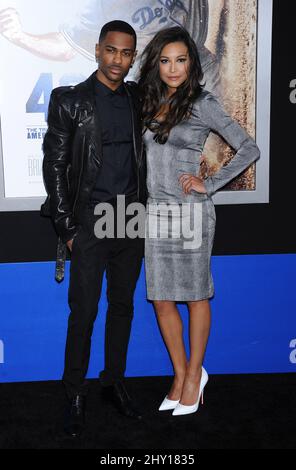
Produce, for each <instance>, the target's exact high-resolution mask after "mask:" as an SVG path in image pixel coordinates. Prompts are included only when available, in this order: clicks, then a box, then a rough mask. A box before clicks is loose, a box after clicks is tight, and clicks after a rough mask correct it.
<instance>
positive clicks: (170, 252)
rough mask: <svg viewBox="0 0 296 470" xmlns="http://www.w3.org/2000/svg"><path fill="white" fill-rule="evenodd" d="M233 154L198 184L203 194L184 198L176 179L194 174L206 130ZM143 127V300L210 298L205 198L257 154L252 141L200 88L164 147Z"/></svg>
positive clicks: (212, 218) (210, 237) (210, 230)
mask: <svg viewBox="0 0 296 470" xmlns="http://www.w3.org/2000/svg"><path fill="white" fill-rule="evenodd" d="M211 130H213V131H215V132H217V133H218V134H220V135H221V136H222V137H223V138H224V139H225V140H226V142H228V144H229V145H230V146H231V147H233V148H234V149H235V151H236V153H235V155H234V156H233V158H232V159H231V161H230V162H229V163H228V164H227V165H226V166H223V167H222V168H220V170H218V171H217V172H216V173H215V174H214V175H212V176H209V177H208V178H207V179H205V180H204V183H205V187H206V191H207V192H206V193H205V194H202V193H198V192H197V191H194V190H192V191H191V192H190V194H189V195H186V194H184V192H183V190H182V187H181V184H180V182H179V177H180V176H181V174H183V173H190V174H195V175H197V174H198V172H199V161H200V156H201V154H202V151H203V147H204V144H205V141H206V139H207V137H208V135H209V132H210V131H211ZM153 137H154V131H153V130H151V129H147V130H146V132H145V133H144V142H145V146H146V152H147V187H148V196H149V197H148V201H147V214H146V215H147V216H146V239H145V271H146V285H147V298H148V299H149V300H172V301H179V302H181V301H195V300H202V299H209V298H211V297H212V296H213V294H214V284H213V278H212V273H211V253H212V247H213V241H214V234H215V224H216V215H215V207H214V204H213V201H212V198H211V196H212V195H213V194H214V193H215V192H216V191H217V190H218V189H219V188H221V187H223V186H224V185H225V184H227V183H228V182H229V181H231V180H232V179H233V178H234V177H236V176H237V175H238V174H240V173H241V172H242V171H243V170H245V169H246V168H247V167H248V166H249V165H250V164H251V163H253V162H254V161H255V160H257V159H258V158H259V156H260V151H259V148H258V146H257V145H256V143H255V141H254V139H253V138H252V137H251V136H250V135H249V134H248V133H247V132H246V131H245V130H244V129H243V128H242V127H241V126H240V125H239V124H238V122H236V121H235V120H233V119H232V117H231V116H230V115H229V114H227V112H226V111H225V110H224V108H223V106H222V105H221V104H220V102H219V100H218V99H217V97H216V96H215V95H214V94H213V93H211V92H209V91H207V90H202V92H201V94H200V96H199V97H198V98H197V99H196V101H195V103H194V105H193V109H192V113H191V116H190V118H189V119H187V120H184V121H182V122H181V123H179V124H177V125H176V126H175V127H174V128H173V129H172V130H171V132H170V134H169V138H168V140H167V142H166V143H165V144H159V143H157V142H156V141H155V140H154V139H153Z"/></svg>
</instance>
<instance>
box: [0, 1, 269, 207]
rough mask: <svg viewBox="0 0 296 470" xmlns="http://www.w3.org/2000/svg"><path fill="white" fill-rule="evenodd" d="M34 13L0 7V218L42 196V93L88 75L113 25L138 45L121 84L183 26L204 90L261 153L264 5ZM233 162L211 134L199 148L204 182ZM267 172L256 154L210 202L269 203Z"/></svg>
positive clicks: (31, 5)
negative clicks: (158, 40)
mask: <svg viewBox="0 0 296 470" xmlns="http://www.w3.org/2000/svg"><path fill="white" fill-rule="evenodd" d="M42 5H43V6H42V9H41V8H39V1H38V0H27V1H26V2H24V1H22V0H5V1H4V0H2V1H1V10H0V31H1V33H2V34H1V36H0V52H1V59H2V61H3V63H5V67H3V68H2V71H1V77H0V86H1V89H2V93H1V101H0V113H1V124H2V125H1V131H2V133H1V137H2V177H1V179H0V193H1V185H2V184H3V187H2V195H1V194H0V210H9V209H12V210H14V209H16V210H21V209H24V208H27V209H37V208H38V207H39V206H40V203H41V200H40V197H42V196H43V199H44V195H45V189H44V185H43V181H42V159H43V155H42V150H41V145H42V140H43V137H44V133H45V131H46V127H47V125H46V119H47V109H48V102H49V97H50V93H51V91H52V89H53V88H54V87H56V86H60V85H69V84H75V83H77V82H80V81H82V80H84V79H86V78H87V77H88V76H89V75H90V73H91V72H93V70H94V69H95V68H96V67H97V64H96V62H95V60H94V50H95V44H96V42H97V41H98V36H99V31H100V29H101V26H102V25H103V24H104V23H105V22H107V21H110V20H112V19H115V18H121V19H123V20H125V21H127V22H129V23H130V24H132V26H133V27H134V28H135V30H136V32H137V36H138V45H137V49H138V56H137V60H136V63H135V66H134V67H133V69H132V70H131V73H130V75H129V77H128V78H129V79H137V76H138V70H139V66H140V62H141V53H142V51H143V49H144V47H145V45H146V44H147V43H148V41H149V40H150V39H151V38H152V37H153V36H154V35H155V33H156V32H157V31H158V30H160V29H162V28H167V27H172V26H177V25H182V26H184V27H186V28H187V29H188V31H189V32H190V34H191V36H192V38H193V39H194V41H195V43H196V45H197V47H198V50H199V53H200V58H201V64H202V68H203V71H204V82H205V88H206V89H208V90H210V91H212V92H213V93H215V94H216V95H217V96H218V97H219V99H220V100H221V101H222V103H223V104H224V106H225V108H226V109H227V111H228V112H229V113H230V114H231V115H232V116H233V117H234V118H235V119H237V120H238V121H239V122H240V124H241V125H242V126H244V127H245V128H246V130H247V131H248V132H249V133H250V134H251V135H252V136H253V137H258V138H257V141H258V144H260V146H262V142H263V141H265V142H266V141H267V140H268V131H269V129H267V132H266V129H265V126H264V122H262V121H261V120H260V119H259V120H258V123H256V105H257V115H258V116H260V113H261V112H262V109H263V108H265V112H266V113H267V114H268V113H269V101H268V102H267V103H266V102H265V101H264V100H263V99H262V98H263V93H264V90H262V88H261V87H260V79H261V80H262V78H263V77H266V78H267V80H270V61H269V63H268V61H267V63H266V64H265V67H263V65H264V64H263V60H262V57H261V56H260V48H261V50H262V49H264V51H265V54H266V53H267V50H268V48H270V41H268V34H266V32H265V31H264V28H262V27H261V28H260V27H259V26H260V24H259V21H260V20H261V22H262V21H263V20H264V22H266V24H267V23H268V15H267V14H266V11H268V10H270V8H268V7H269V5H270V2H269V0H259V1H258V0H242V1H240V2H237V1H236V0H178V1H177V0H80V1H77V0H74V1H73V2H72V1H71V2H70V0H52V1H51V2H43V4H42ZM70 5H71V8H69V6H70ZM262 5H263V6H262ZM264 5H265V7H264ZM259 7H260V8H259ZM32 12H34V14H32ZM270 22H271V16H270ZM257 61H258V62H259V66H258V67H257ZM20 69H21V82H20ZM267 80H266V81H265V87H266V86H267V85H268V84H267ZM257 83H258V84H259V88H258V97H259V101H258V103H256V92H257ZM268 100H269V97H268ZM256 127H257V134H258V136H257V135H256ZM265 146H266V147H267V144H265ZM233 153H234V152H233V150H232V149H230V148H229V146H227V145H226V144H225V143H224V142H223V141H222V139H220V138H219V137H217V136H214V135H213V134H211V135H210V137H209V139H208V140H207V142H206V145H205V148H204V156H205V157H206V162H207V173H208V174H209V175H211V174H213V173H214V172H215V171H217V170H218V169H219V168H220V167H221V166H222V165H223V164H224V163H227V162H228V161H229V160H230V159H231V158H232V156H233ZM268 165H269V152H268V149H267V148H263V146H262V158H261V159H260V161H259V162H258V163H257V164H254V165H252V166H251V167H250V168H249V169H248V170H246V171H245V172H244V173H243V174H242V175H241V176H239V177H237V178H236V179H235V180H234V181H233V182H231V183H230V184H229V185H228V186H227V187H225V188H223V191H220V192H219V194H217V196H215V202H217V203H219V202H220V203H221V202H227V203H236V202H267V201H268V189H269V188H268Z"/></svg>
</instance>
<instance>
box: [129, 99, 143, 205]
mask: <svg viewBox="0 0 296 470" xmlns="http://www.w3.org/2000/svg"><path fill="white" fill-rule="evenodd" d="M129 102H130V107H131V116H132V127H133V144H134V153H135V159H136V163H137V197H138V200H140V177H139V172H140V169H139V161H138V158H137V146H136V140H135V120H134V109H133V104H132V103H131V99H129Z"/></svg>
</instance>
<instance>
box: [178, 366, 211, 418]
mask: <svg viewBox="0 0 296 470" xmlns="http://www.w3.org/2000/svg"><path fill="white" fill-rule="evenodd" d="M208 380H209V376H208V373H207V371H206V369H204V368H203V367H202V368H201V379H200V386H199V393H198V397H197V402H196V403H194V405H182V403H180V402H179V403H178V404H177V405H176V407H175V409H174V411H173V416H180V415H188V414H190V413H195V412H196V411H197V410H198V406H199V401H200V399H201V403H202V404H203V391H204V388H205V386H206V384H207V382H208Z"/></svg>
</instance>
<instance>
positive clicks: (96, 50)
mask: <svg viewBox="0 0 296 470" xmlns="http://www.w3.org/2000/svg"><path fill="white" fill-rule="evenodd" d="M99 53H100V44H99V43H96V47H95V57H96V62H99Z"/></svg>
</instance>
